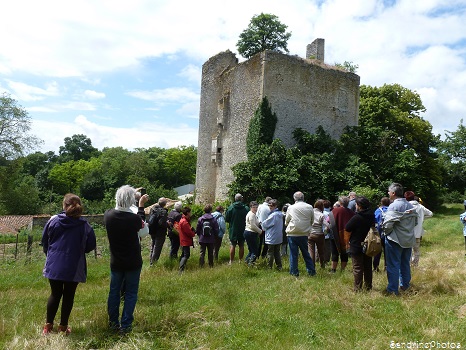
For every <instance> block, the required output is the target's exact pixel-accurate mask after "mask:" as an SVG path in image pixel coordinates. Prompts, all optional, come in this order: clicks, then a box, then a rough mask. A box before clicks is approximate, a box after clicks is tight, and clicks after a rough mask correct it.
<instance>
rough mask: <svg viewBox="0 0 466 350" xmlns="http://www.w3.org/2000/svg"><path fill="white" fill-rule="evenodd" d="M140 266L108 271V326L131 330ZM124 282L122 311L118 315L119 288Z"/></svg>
mask: <svg viewBox="0 0 466 350" xmlns="http://www.w3.org/2000/svg"><path fill="white" fill-rule="evenodd" d="M140 275H141V268H138V269H135V270H130V271H117V270H111V271H110V291H109V292H108V301H107V310H108V318H109V323H110V327H112V328H115V329H117V328H120V327H121V329H122V330H128V331H129V330H131V326H132V324H133V320H134V316H133V313H134V309H135V307H136V302H137V300H138V290H139V277H140ZM123 282H124V283H125V300H124V302H123V312H122V314H121V322H120V321H119V317H120V300H121V297H120V290H121V286H122V284H123Z"/></svg>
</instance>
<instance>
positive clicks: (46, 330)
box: [42, 323, 53, 335]
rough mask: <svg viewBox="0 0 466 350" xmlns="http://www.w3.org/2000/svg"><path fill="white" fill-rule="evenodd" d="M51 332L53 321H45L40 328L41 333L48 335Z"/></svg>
mask: <svg viewBox="0 0 466 350" xmlns="http://www.w3.org/2000/svg"><path fill="white" fill-rule="evenodd" d="M52 332H53V323H46V324H45V326H44V329H43V330H42V335H49V334H50V333H52Z"/></svg>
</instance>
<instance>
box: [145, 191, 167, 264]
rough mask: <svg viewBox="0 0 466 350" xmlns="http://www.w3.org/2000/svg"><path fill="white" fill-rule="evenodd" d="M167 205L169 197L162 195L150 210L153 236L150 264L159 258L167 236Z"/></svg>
mask: <svg viewBox="0 0 466 350" xmlns="http://www.w3.org/2000/svg"><path fill="white" fill-rule="evenodd" d="M166 205H167V199H166V198H164V197H162V198H160V199H159V201H158V202H157V204H155V205H154V206H153V207H152V208H151V210H150V214H149V221H148V224H149V233H150V236H151V238H152V245H151V249H150V266H152V265H153V264H154V263H155V262H157V261H158V260H159V258H160V254H161V253H162V248H163V244H164V243H165V238H166V237H167V228H168V222H167V221H168V211H167V209H165V206H166Z"/></svg>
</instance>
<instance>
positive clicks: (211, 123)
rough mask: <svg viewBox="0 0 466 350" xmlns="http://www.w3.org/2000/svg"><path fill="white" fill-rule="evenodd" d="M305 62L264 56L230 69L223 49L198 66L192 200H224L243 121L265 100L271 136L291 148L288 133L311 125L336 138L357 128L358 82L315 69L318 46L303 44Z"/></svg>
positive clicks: (242, 150)
mask: <svg viewBox="0 0 466 350" xmlns="http://www.w3.org/2000/svg"><path fill="white" fill-rule="evenodd" d="M306 57H315V58H311V59H303V58H300V57H298V56H289V55H286V54H282V53H279V52H274V51H264V52H261V53H258V54H256V55H254V56H253V57H251V58H250V59H249V60H247V61H244V62H241V63H238V59H237V58H236V56H235V54H234V53H232V52H231V51H225V52H221V53H219V54H217V55H216V56H213V57H211V58H210V59H209V60H208V61H207V62H205V63H204V65H203V66H202V83H201V103H200V111H199V141H198V153H197V169H196V202H197V203H213V202H214V201H215V200H219V201H222V200H226V199H228V188H227V185H228V184H229V183H231V182H232V181H233V180H234V176H233V173H232V171H231V167H232V166H233V165H235V164H237V163H239V162H242V161H245V160H246V159H247V155H246V138H247V134H248V129H249V122H250V120H251V118H252V117H253V115H254V112H255V110H256V109H257V107H258V106H259V104H260V102H261V101H262V98H263V97H264V96H267V99H268V100H269V103H270V105H271V107H272V110H273V111H274V112H275V113H276V115H277V118H278V121H277V125H276V129H275V135H274V137H275V138H279V139H281V140H282V141H283V143H284V144H285V145H287V146H289V147H291V146H293V144H294V140H293V137H292V133H293V131H294V130H295V129H296V128H302V129H304V130H307V131H309V132H311V133H313V132H315V130H316V129H317V127H318V126H319V125H322V127H323V128H324V129H325V131H326V132H328V133H329V134H330V135H331V136H332V137H335V138H338V137H339V136H340V135H341V134H342V132H343V129H344V128H345V127H346V126H348V125H357V123H358V107H359V76H358V75H356V74H354V73H349V72H344V71H342V70H339V69H337V68H335V67H333V66H328V65H325V64H324V63H323V59H324V42H323V39H317V40H316V41H314V42H313V43H312V44H311V45H308V47H307V50H306Z"/></svg>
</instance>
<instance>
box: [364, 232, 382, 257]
mask: <svg viewBox="0 0 466 350" xmlns="http://www.w3.org/2000/svg"><path fill="white" fill-rule="evenodd" d="M361 244H362V252H363V253H364V254H366V255H367V256H370V257H373V256H376V255H377V254H379V253H380V252H381V251H382V240H381V239H380V235H379V231H377V229H376V228H375V226H372V227H371V228H370V229H369V232H367V235H366V238H365V239H364V242H362V243H361Z"/></svg>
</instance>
